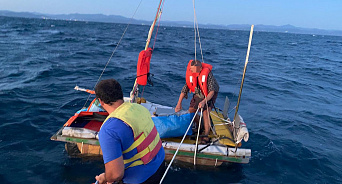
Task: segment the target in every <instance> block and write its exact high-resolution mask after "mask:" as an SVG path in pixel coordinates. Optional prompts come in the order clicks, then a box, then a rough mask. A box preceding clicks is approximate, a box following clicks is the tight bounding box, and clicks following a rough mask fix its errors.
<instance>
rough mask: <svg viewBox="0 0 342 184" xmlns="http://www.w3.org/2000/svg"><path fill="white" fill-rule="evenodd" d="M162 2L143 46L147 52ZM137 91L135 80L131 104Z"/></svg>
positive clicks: (161, 0)
mask: <svg viewBox="0 0 342 184" xmlns="http://www.w3.org/2000/svg"><path fill="white" fill-rule="evenodd" d="M162 2H163V0H160V1H159V5H158V9H157V13H156V17H155V18H154V21H153V23H152V25H151V27H150V30H149V32H148V35H147V40H146V45H145V50H147V48H148V46H149V45H150V41H151V37H152V33H153V30H154V27H155V25H156V22H157V20H158V17H159V16H160V13H161V10H160V6H161V4H162ZM137 89H138V84H137V79H135V81H134V85H133V89H132V91H131V94H130V99H131V102H134V98H135V94H136V93H137ZM137 95H138V94H137Z"/></svg>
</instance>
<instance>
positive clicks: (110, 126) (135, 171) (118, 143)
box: [99, 118, 165, 183]
mask: <svg viewBox="0 0 342 184" xmlns="http://www.w3.org/2000/svg"><path fill="white" fill-rule="evenodd" d="M99 141H100V146H101V149H102V153H103V160H104V163H105V164H106V163H108V162H110V161H112V160H115V159H117V158H119V157H120V156H121V155H123V154H122V151H124V150H126V149H127V148H129V147H130V146H131V145H132V144H133V142H134V135H133V130H132V129H131V127H129V126H128V125H127V124H126V123H124V122H123V121H122V120H120V119H117V118H109V119H108V120H107V121H106V123H104V124H103V126H102V127H101V130H100V132H99ZM136 153H137V149H136V148H135V149H133V150H132V151H130V152H128V153H126V154H124V155H123V159H128V158H131V157H132V156H133V155H135V154H136ZM164 158H165V152H164V149H163V147H161V149H160V150H159V152H158V154H157V155H156V156H155V157H154V158H153V159H152V160H151V162H149V163H148V164H146V165H139V166H134V167H130V168H128V169H126V170H125V173H124V177H123V182H124V183H142V182H144V181H146V180H147V179H148V178H149V177H150V176H152V175H153V174H154V173H155V172H156V171H157V169H158V168H159V166H160V165H161V163H162V162H163V161H164ZM129 164H130V163H128V164H125V168H126V167H127V166H128V165H129Z"/></svg>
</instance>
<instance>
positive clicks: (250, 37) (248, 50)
mask: <svg viewBox="0 0 342 184" xmlns="http://www.w3.org/2000/svg"><path fill="white" fill-rule="evenodd" d="M253 29H254V25H252V26H251V31H250V33H249V42H248V49H247V55H246V61H245V67H244V69H243V75H242V81H241V86H240V92H239V98H238V102H237V105H236V109H235V114H234V121H233V122H234V136H235V137H234V139H236V135H235V133H236V128H237V127H235V120H236V116H237V114H238V110H239V105H240V99H241V93H242V87H243V82H244V81H245V73H246V70H247V64H248V58H249V52H250V49H251V44H252V37H253Z"/></svg>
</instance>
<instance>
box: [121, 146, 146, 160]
mask: <svg viewBox="0 0 342 184" xmlns="http://www.w3.org/2000/svg"><path fill="white" fill-rule="evenodd" d="M148 152H149V148H148V147H146V148H145V149H144V150H143V151H141V152H139V153H137V154H135V155H134V156H133V157H131V158H130V159H126V160H124V164H127V163H130V162H133V161H135V160H137V159H139V158H142V157H143V156H145V155H146V154H147V153H148Z"/></svg>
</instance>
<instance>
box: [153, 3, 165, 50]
mask: <svg viewBox="0 0 342 184" xmlns="http://www.w3.org/2000/svg"><path fill="white" fill-rule="evenodd" d="M164 3H165V0H164V1H163V5H162V7H161V8H160V10H159V17H158V27H157V31H156V35H154V41H153V47H152V50H154V45H155V44H156V40H157V35H158V30H159V25H160V19H161V15H162V13H163V9H164Z"/></svg>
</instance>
